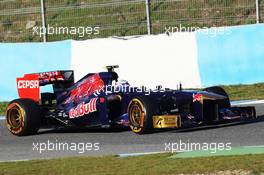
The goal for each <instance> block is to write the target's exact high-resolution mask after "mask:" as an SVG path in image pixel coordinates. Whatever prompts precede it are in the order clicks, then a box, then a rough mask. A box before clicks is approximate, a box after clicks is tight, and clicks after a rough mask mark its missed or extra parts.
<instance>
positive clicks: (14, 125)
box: [7, 103, 24, 132]
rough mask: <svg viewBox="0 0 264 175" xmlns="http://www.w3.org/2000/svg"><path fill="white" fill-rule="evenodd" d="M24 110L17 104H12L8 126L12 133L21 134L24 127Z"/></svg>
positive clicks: (8, 111)
mask: <svg viewBox="0 0 264 175" xmlns="http://www.w3.org/2000/svg"><path fill="white" fill-rule="evenodd" d="M23 122H24V112H23V109H22V108H21V107H20V106H19V105H18V104H16V103H14V104H11V105H10V106H9V107H8V109H7V124H8V128H9V129H10V130H11V131H12V132H19V131H20V130H21V128H22V127H23V126H24V123H23Z"/></svg>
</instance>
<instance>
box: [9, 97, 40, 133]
mask: <svg viewBox="0 0 264 175" xmlns="http://www.w3.org/2000/svg"><path fill="white" fill-rule="evenodd" d="M40 122H41V111H40V108H39V106H38V105H37V103H36V102H34V101H33V100H31V99H16V100H13V101H12V102H10V103H9V105H8V107H7V111H6V125H7V128H8V130H9V131H10V132H11V133H12V134H14V135H16V136H25V135H32V134H36V133H37V132H38V130H39V128H40Z"/></svg>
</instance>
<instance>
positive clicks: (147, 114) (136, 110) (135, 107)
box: [128, 97, 154, 134]
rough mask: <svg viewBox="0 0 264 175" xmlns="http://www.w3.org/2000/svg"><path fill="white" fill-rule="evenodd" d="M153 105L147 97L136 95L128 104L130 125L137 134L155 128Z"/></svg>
mask: <svg viewBox="0 0 264 175" xmlns="http://www.w3.org/2000/svg"><path fill="white" fill-rule="evenodd" d="M153 114H154V111H153V105H152V103H151V101H150V100H149V99H148V98H146V97H135V98H133V99H132V100H131V101H130V103H129V105H128V116H129V126H130V128H131V130H132V131H133V132H134V133H136V134H145V133H148V132H149V131H150V130H151V129H153V120H152V117H153Z"/></svg>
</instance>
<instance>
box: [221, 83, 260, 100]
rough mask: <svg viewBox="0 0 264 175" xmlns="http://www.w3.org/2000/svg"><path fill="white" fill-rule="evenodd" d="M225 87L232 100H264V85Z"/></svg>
mask: <svg viewBox="0 0 264 175" xmlns="http://www.w3.org/2000/svg"><path fill="white" fill-rule="evenodd" d="M223 87H224V89H225V90H226V92H227V93H228V94H229V97H230V99H231V100H250V99H258V100H260V99H264V83H259V84H253V85H234V86H223Z"/></svg>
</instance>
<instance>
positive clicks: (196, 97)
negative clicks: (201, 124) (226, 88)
mask: <svg viewBox="0 0 264 175" xmlns="http://www.w3.org/2000/svg"><path fill="white" fill-rule="evenodd" d="M196 101H198V102H201V103H202V102H203V95H202V94H193V102H196Z"/></svg>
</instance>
